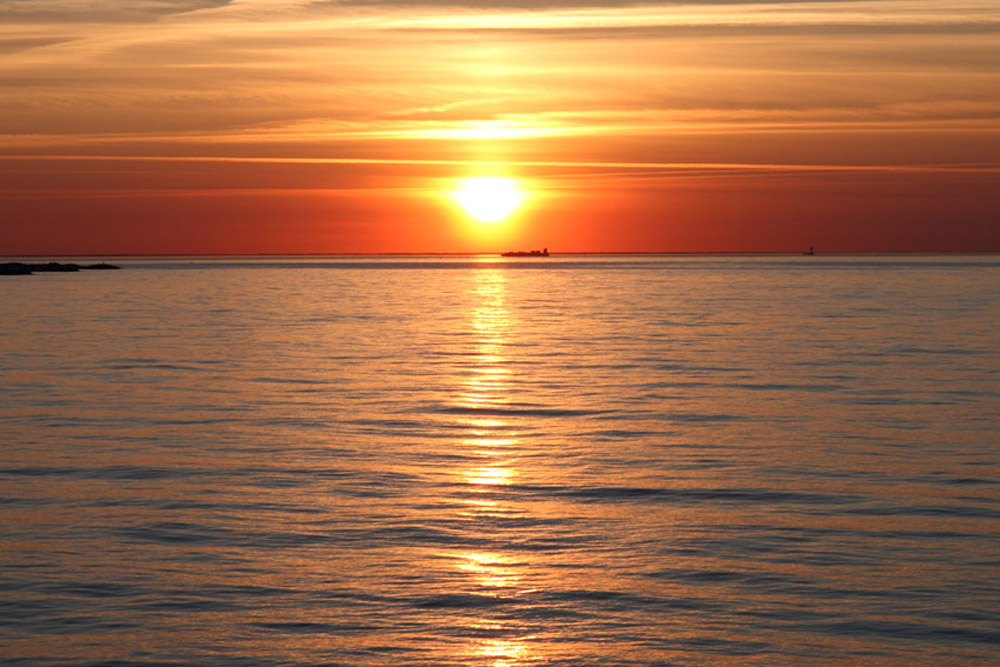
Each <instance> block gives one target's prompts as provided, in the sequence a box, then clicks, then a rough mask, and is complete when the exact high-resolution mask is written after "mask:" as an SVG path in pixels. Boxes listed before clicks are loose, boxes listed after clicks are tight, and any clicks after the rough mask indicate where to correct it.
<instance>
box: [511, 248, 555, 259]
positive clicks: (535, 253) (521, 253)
mask: <svg viewBox="0 0 1000 667" xmlns="http://www.w3.org/2000/svg"><path fill="white" fill-rule="evenodd" d="M500 256H501V257H548V256H549V249H548V248H542V249H541V250H510V251H508V252H502V253H500Z"/></svg>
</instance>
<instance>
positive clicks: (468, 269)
mask: <svg viewBox="0 0 1000 667" xmlns="http://www.w3.org/2000/svg"><path fill="white" fill-rule="evenodd" d="M121 264H123V265H124V267H125V268H124V270H122V271H117V272H110V271H109V272H85V273H80V274H42V275H35V276H26V277H12V276H9V277H4V278H0V280H2V282H0V311H2V313H3V317H2V319H0V452H2V458H0V656H2V661H3V663H4V664H12V665H18V664H25V665H50V664H51V665H54V664H69V663H72V664H156V665H159V664H198V665H311V664H318V663H322V664H334V665H341V664H342V665H362V666H366V665H489V666H494V667H518V666H527V665H803V664H814V665H841V664H842V665H857V664H862V665H939V664H955V665H957V664H1000V416H998V415H1000V257H996V256H991V257H975V256H968V257H966V256H949V257H587V258H580V257H553V258H550V259H548V260H500V259H492V258H444V259H442V258H403V259H400V258H334V259H329V258H320V259H297V260H225V261H221V260H218V261H203V260H198V261H187V260H172V261H165V260H144V261H123V262H121Z"/></svg>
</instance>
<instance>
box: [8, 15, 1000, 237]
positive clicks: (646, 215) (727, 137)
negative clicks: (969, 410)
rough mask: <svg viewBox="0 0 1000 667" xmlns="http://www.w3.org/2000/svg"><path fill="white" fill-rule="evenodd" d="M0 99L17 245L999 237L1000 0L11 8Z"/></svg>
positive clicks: (10, 216) (10, 222)
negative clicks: (467, 185)
mask: <svg viewBox="0 0 1000 667" xmlns="http://www.w3.org/2000/svg"><path fill="white" fill-rule="evenodd" d="M0 99H2V100H3V104H2V105H0V173H2V178H0V254H4V255H46V254H50V255H57V254H97V255H116V254H189V253H190V254H230V253H232V254H255V253H275V254H285V253H352V252H499V251H501V250H507V249H512V248H516V249H530V248H541V247H543V246H548V247H549V248H550V250H553V251H555V252H601V251H616V252H623V251H661V252H703V251H707V252H730V251H736V252H757V251H786V252H797V251H802V250H805V249H807V248H808V247H809V246H815V247H816V249H817V252H857V251H863V252H867V251H875V252H878V251H1000V2H997V0H875V1H870V0H859V1H843V0H817V1H813V2H779V1H774V2H742V1H741V0H729V1H726V0H715V1H713V0H700V1H699V0H693V1H691V2H647V3H622V2H613V1H612V0H555V1H552V2H542V1H539V2H532V1H530V0H496V1H494V2H468V3H463V2H462V0H439V1H437V2H435V1H433V0H346V1H335V0H317V1H309V0H298V1H296V0H233V1H231V2H226V1H220V0H5V1H4V2H3V3H0ZM477 176H491V177H505V178H509V179H514V180H513V181H511V182H513V183H515V184H517V187H518V188H519V189H520V191H521V195H522V197H523V201H521V204H520V207H519V208H518V209H517V210H516V211H515V212H514V213H513V214H512V215H511V216H510V217H509V218H506V219H504V220H500V221H497V222H480V221H477V220H475V219H474V218H472V217H471V216H469V215H468V214H467V213H466V212H465V211H464V210H463V209H462V208H461V207H460V206H459V204H458V203H457V201H456V197H455V192H456V190H458V189H459V188H460V187H461V186H460V183H461V179H464V178H470V177H477Z"/></svg>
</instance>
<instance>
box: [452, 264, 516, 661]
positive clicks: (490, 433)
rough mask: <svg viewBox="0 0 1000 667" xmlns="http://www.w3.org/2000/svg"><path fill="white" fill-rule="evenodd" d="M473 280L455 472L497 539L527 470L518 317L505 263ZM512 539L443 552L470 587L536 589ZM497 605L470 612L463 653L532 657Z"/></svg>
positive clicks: (503, 593) (476, 516)
mask: <svg viewBox="0 0 1000 667" xmlns="http://www.w3.org/2000/svg"><path fill="white" fill-rule="evenodd" d="M473 281H474V282H473V285H472V291H473V294H472V296H473V299H474V303H475V306H474V307H473V308H471V309H470V311H469V316H470V319H469V327H470V329H471V330H472V332H473V333H474V336H475V343H474V345H475V347H474V348H473V350H472V351H471V352H472V353H471V354H470V355H469V356H468V357H466V360H467V361H466V363H465V365H464V367H463V368H461V369H460V372H459V374H458V377H459V378H460V380H459V383H458V386H457V387H456V391H455V398H454V402H455V403H454V404H455V406H456V407H458V408H460V409H461V410H462V411H463V416H462V418H460V419H458V420H457V421H458V424H459V425H460V426H461V427H462V428H463V430H464V433H463V437H461V438H460V439H459V441H458V443H459V446H460V449H461V452H462V454H463V455H464V456H465V463H464V464H463V465H462V466H461V467H460V468H458V469H457V470H456V471H455V475H456V477H457V480H456V481H457V482H458V483H459V484H460V488H461V489H462V492H461V493H462V499H461V502H462V504H463V505H465V507H466V509H465V510H463V511H462V512H461V513H460V515H461V517H462V518H463V519H464V520H467V521H470V522H474V523H475V524H476V525H481V526H482V530H483V531H484V532H483V537H484V539H489V540H491V541H492V539H493V538H497V537H498V535H497V532H496V531H498V530H501V529H502V526H503V525H504V524H505V522H506V521H508V520H510V519H512V518H515V517H518V516H519V515H520V510H519V509H518V508H517V507H516V506H515V505H514V504H513V503H512V502H511V500H510V499H509V496H507V495H505V494H507V493H509V492H508V491H506V489H507V488H508V487H510V486H511V485H513V484H515V483H516V480H517V478H518V476H519V474H520V471H519V470H518V465H517V463H518V457H519V455H520V453H521V452H520V448H521V445H522V443H521V441H520V440H519V439H518V437H517V430H516V426H517V424H516V423H515V420H516V416H515V412H514V409H513V406H512V403H513V399H512V395H513V393H514V386H515V381H516V378H515V373H514V368H513V365H512V363H511V359H510V355H509V348H510V344H511V340H510V337H511V331H512V329H513V327H514V325H513V322H512V318H511V312H510V309H509V308H508V304H507V284H506V281H507V278H506V275H505V271H504V269H501V268H496V267H486V266H484V267H483V268H481V269H479V270H477V271H476V272H475V274H474V277H473ZM470 413H471V414H470ZM508 537H513V536H508ZM508 541H509V540H508ZM508 541H499V542H497V543H496V544H497V546H496V547H494V548H492V549H489V548H484V549H482V550H470V551H463V552H460V553H449V554H442V555H443V556H446V557H447V558H449V559H450V560H451V562H452V563H453V564H454V568H455V570H456V573H457V574H458V575H459V581H464V586H465V592H467V593H468V594H471V595H481V596H488V597H491V598H496V599H498V600H503V601H513V600H519V599H522V597H523V596H524V595H527V594H529V593H530V592H532V590H533V589H531V588H530V587H529V586H528V585H526V584H527V580H528V579H529V578H530V564H528V563H526V562H524V561H523V559H521V558H519V557H517V555H516V554H512V553H510V552H508V551H505V549H504V545H505V544H506V543H507V542H508ZM490 609H492V608H491V607H487V608H483V609H482V610H480V611H478V612H476V613H475V615H474V616H473V617H470V619H469V621H468V622H469V630H470V633H469V634H470V640H469V642H470V643H469V644H467V645H466V646H465V647H464V648H463V649H462V652H463V654H464V656H463V657H465V658H466V659H470V660H474V661H476V662H477V663H480V664H488V665H491V666H492V667H515V666H516V665H523V664H525V663H526V662H527V661H528V660H529V659H530V657H531V656H530V647H529V643H528V641H527V640H528V637H527V636H523V635H524V632H525V629H524V628H521V627H519V626H518V625H517V624H515V623H512V622H511V621H510V620H509V619H506V618H504V617H503V615H498V614H497V613H495V612H491V611H490ZM497 609H499V608H497Z"/></svg>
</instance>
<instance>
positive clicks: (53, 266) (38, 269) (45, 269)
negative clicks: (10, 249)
mask: <svg viewBox="0 0 1000 667" xmlns="http://www.w3.org/2000/svg"><path fill="white" fill-rule="evenodd" d="M120 268H121V267H120V266H115V265H114V264H108V263H106V262H100V263H98V264H72V263H60V262H44V263H26V262H6V263H4V264H0V276H28V275H31V274H33V273H72V272H75V271H95V270H97V271H100V270H106V269H120Z"/></svg>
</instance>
